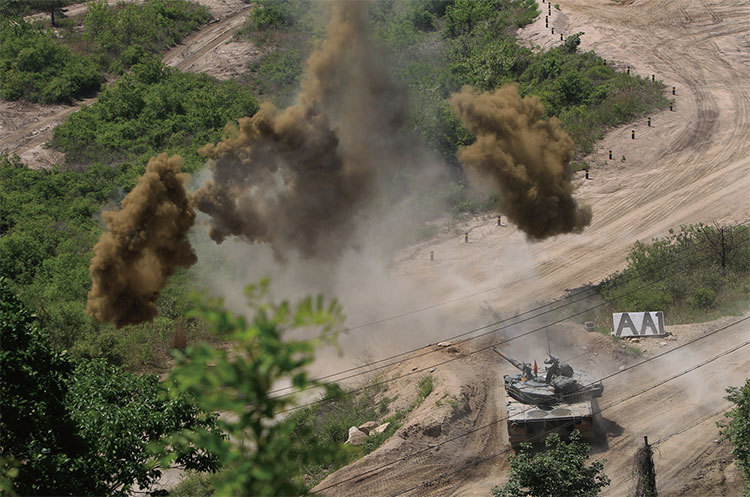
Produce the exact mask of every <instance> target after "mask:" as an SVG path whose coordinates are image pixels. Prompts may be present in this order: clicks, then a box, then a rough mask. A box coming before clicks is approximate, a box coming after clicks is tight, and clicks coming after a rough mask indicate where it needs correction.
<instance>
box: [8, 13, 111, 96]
mask: <svg viewBox="0 0 750 497" xmlns="http://www.w3.org/2000/svg"><path fill="white" fill-rule="evenodd" d="M103 80H104V79H103V77H102V76H101V75H100V74H99V72H98V71H97V70H96V66H95V64H94V62H93V59H91V58H90V57H86V56H81V55H77V54H73V53H72V52H71V51H70V49H68V48H67V47H65V46H63V45H62V44H60V43H59V42H58V41H56V40H55V35H54V33H53V32H52V31H47V30H43V29H41V28H39V27H38V26H35V25H33V24H31V23H29V22H26V21H24V20H23V19H19V20H9V19H2V20H0V97H2V98H3V99H5V100H17V99H19V98H26V99H27V100H31V101H33V102H41V103H62V102H71V101H72V100H73V99H74V98H78V97H81V96H83V95H85V94H87V93H90V92H93V91H97V90H98V89H99V86H100V85H101V83H102V82H103Z"/></svg>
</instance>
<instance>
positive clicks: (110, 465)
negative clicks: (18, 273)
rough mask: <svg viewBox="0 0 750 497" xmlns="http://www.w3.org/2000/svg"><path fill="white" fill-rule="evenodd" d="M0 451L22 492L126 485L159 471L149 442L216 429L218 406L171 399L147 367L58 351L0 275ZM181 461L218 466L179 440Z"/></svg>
mask: <svg viewBox="0 0 750 497" xmlns="http://www.w3.org/2000/svg"><path fill="white" fill-rule="evenodd" d="M0 341H2V344H3V349H2V352H0V375H2V378H1V380H2V381H0V402H2V405H1V406H0V413H2V415H1V416H0V458H2V459H3V460H12V461H15V462H17V463H18V467H17V468H16V470H17V474H16V476H15V478H14V480H13V482H12V485H13V490H14V491H15V492H17V493H19V494H21V495H105V494H106V495H120V496H125V495H129V493H130V492H129V491H130V488H131V487H132V486H133V485H134V484H135V483H137V484H138V485H139V486H140V487H142V488H144V489H148V488H149V487H150V486H151V485H153V484H154V483H155V482H156V481H157V480H158V479H159V477H160V476H161V470H160V469H159V467H158V466H154V465H149V464H147V461H149V460H150V459H151V456H150V454H149V453H148V452H147V451H146V447H147V445H148V444H149V443H151V442H156V441H158V440H159V439H161V438H162V437H163V436H165V435H168V434H171V433H174V432H176V431H181V430H184V431H185V432H187V433H192V432H193V430H196V429H200V430H207V431H208V432H210V433H215V432H214V425H215V420H216V418H215V416H214V415H205V414H203V413H201V412H200V411H199V410H198V409H197V407H196V406H195V404H194V403H192V402H191V401H190V400H189V399H188V398H187V397H185V396H184V395H181V396H176V397H173V398H172V399H168V398H167V396H166V395H165V393H166V388H165V387H164V386H163V385H162V384H161V383H160V382H159V380H158V378H157V377H156V376H153V375H147V376H138V375H133V374H131V373H128V372H125V371H123V370H121V369H120V368H117V367H115V366H111V365H108V364H106V363H105V362H103V361H101V360H99V361H74V360H72V359H71V358H70V357H69V356H68V355H67V354H66V353H65V352H58V351H55V350H54V349H53V347H52V345H51V343H50V342H49V339H48V338H47V333H46V332H45V331H44V330H42V329H40V328H39V326H38V325H37V323H36V321H35V319H34V316H33V315H32V314H31V313H30V312H29V311H28V310H27V309H26V308H25V307H24V306H23V304H22V303H21V302H20V300H19V299H18V298H17V297H16V296H15V295H14V294H13V293H12V292H11V290H10V287H9V285H8V284H7V282H6V281H5V279H4V278H2V277H0ZM184 449H185V450H184V452H183V454H182V457H181V458H180V459H179V460H178V463H179V464H181V465H183V466H185V467H188V468H191V469H194V470H200V471H206V470H213V469H215V468H216V465H215V459H214V457H213V455H211V454H210V452H207V451H206V452H200V451H196V450H195V449H194V447H193V446H192V444H188V445H187V446H185V448H184Z"/></svg>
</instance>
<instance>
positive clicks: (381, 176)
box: [194, 2, 406, 260]
mask: <svg viewBox="0 0 750 497" xmlns="http://www.w3.org/2000/svg"><path fill="white" fill-rule="evenodd" d="M367 9H368V3H366V2H337V3H335V4H334V5H333V6H332V17H331V21H330V23H329V25H328V36H327V38H326V39H325V40H324V41H323V42H322V43H321V44H320V45H319V46H318V47H317V48H316V49H315V50H314V51H313V53H312V54H311V55H310V57H309V59H308V61H307V66H306V71H305V76H304V79H303V82H302V90H301V93H300V95H299V96H298V102H297V103H296V104H295V105H292V106H291V107H288V108H286V109H284V110H280V109H278V108H276V107H275V106H274V105H273V104H271V103H264V104H263V105H262V106H261V107H260V110H259V111H258V112H257V113H256V114H255V115H254V116H253V117H251V118H243V119H240V120H239V126H238V128H237V129H235V130H234V131H233V132H230V133H229V135H228V136H227V137H225V139H224V140H223V141H222V142H220V143H218V144H216V145H208V146H206V147H204V149H202V150H201V153H203V154H204V155H206V156H207V157H208V158H209V159H210V166H211V169H212V170H213V177H212V178H211V179H210V180H209V181H208V182H207V183H206V184H205V185H204V186H202V187H201V188H200V189H199V190H198V191H197V192H196V194H195V198H194V200H195V205H196V207H197V208H198V209H199V210H201V211H202V212H205V213H206V214H208V215H209V216H210V217H211V228H210V237H211V239H212V240H214V241H215V242H217V243H222V242H223V241H224V240H225V239H226V238H227V237H229V236H238V237H242V238H244V239H245V240H246V241H248V242H251V243H255V242H265V243H268V244H270V245H271V247H272V248H273V250H274V254H275V255H276V257H277V258H278V259H280V260H284V259H286V258H287V257H288V255H289V251H290V250H296V251H298V252H299V253H300V254H302V255H303V256H304V257H307V258H311V257H315V258H317V259H335V258H336V257H338V256H339V255H340V254H341V252H342V250H343V249H344V248H346V247H348V246H351V244H352V235H353V233H354V231H355V230H356V225H357V218H358V216H360V215H362V213H363V208H364V207H365V206H366V205H367V203H368V202H369V201H371V200H373V199H374V198H375V196H376V192H377V191H378V189H379V185H380V184H382V183H383V182H385V181H387V180H388V178H389V175H392V174H393V171H394V170H395V166H396V165H397V164H398V161H399V157H400V156H401V155H403V154H405V152H400V150H405V149H406V147H405V146H402V145H403V144H402V143H401V142H400V140H399V139H398V138H397V130H398V129H399V128H400V127H401V125H402V123H403V121H404V118H405V112H406V105H405V98H404V92H403V91H401V90H400V88H398V87H397V86H396V85H395V84H394V83H393V82H392V81H391V79H390V77H389V70H388V68H387V67H385V66H384V65H383V62H382V61H383V60H384V57H382V56H380V54H379V51H378V49H377V47H376V46H375V45H374V43H373V42H372V41H371V39H370V38H369V36H368V25H367Z"/></svg>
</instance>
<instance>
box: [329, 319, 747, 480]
mask: <svg viewBox="0 0 750 497" xmlns="http://www.w3.org/2000/svg"><path fill="white" fill-rule="evenodd" d="M748 319H750V316H746V317H744V318H741V319H739V320H737V321H735V322H733V323H730V324H728V325H725V326H722V327H720V328H717V329H716V330H714V331H711V332H709V333H706V334H704V335H701V336H699V337H696V338H694V339H692V340H689V341H687V342H685V343H684V344H681V345H678V346H677V347H673V348H671V349H669V350H667V351H664V352H662V353H660V354H657V355H655V356H653V357H649V358H648V359H644V360H643V361H641V362H638V363H636V364H633V365H631V366H628V367H625V368H623V369H621V370H618V371H615V372H614V373H611V374H609V375H606V376H604V377H602V378H600V379H598V380H595V381H592V382H591V383H589V384H587V385H585V386H590V385H593V384H595V383H598V382H603V381H606V380H608V379H610V378H612V377H614V376H617V375H619V374H623V373H625V372H627V371H630V370H631V369H634V368H637V367H639V366H641V365H643V364H646V363H648V362H651V361H654V360H656V359H659V358H660V357H664V356H665V355H668V354H671V353H673V352H675V351H677V350H680V349H682V348H684V347H687V346H688V345H691V344H693V343H695V342H698V341H700V340H704V339H706V338H708V337H710V336H713V335H715V334H716V333H719V332H721V331H724V330H726V329H728V328H730V327H732V326H735V325H737V324H739V323H742V322H744V321H747V320H748ZM748 344H750V341H747V342H745V343H743V344H742V345H740V346H738V347H735V348H733V349H730V350H729V351H728V352H725V353H724V354H721V355H719V356H716V357H714V358H713V359H710V360H708V361H704V362H703V363H701V364H699V365H697V366H695V367H693V368H692V369H697V368H698V367H702V366H704V365H705V364H708V363H709V362H712V361H713V360H716V359H717V358H718V357H721V356H722V355H726V354H727V353H731V352H734V351H735V350H737V349H739V348H741V347H744V346H746V345H748ZM692 369H690V370H687V371H686V372H683V373H680V374H678V375H677V376H673V377H671V378H670V379H668V380H665V381H664V382H661V383H658V384H656V385H655V386H653V387H649V388H647V389H645V390H643V391H641V392H639V393H637V394H635V395H633V396H630V397H626V398H624V399H621V400H619V401H617V402H615V403H612V404H610V405H608V406H607V407H605V408H603V409H600V410H599V411H598V412H597V413H599V412H602V411H603V410H605V409H609V408H610V407H612V406H614V405H617V404H620V403H622V402H624V401H625V400H628V398H632V397H635V396H637V395H641V394H643V393H645V392H647V391H649V390H652V389H653V388H656V387H657V386H659V385H661V384H663V383H666V381H669V380H671V379H674V378H676V377H678V376H681V375H682V374H687V372H689V371H691V370H692ZM574 394H575V393H574ZM574 394H571V395H574ZM531 409H534V407H530V408H529V409H526V410H531ZM526 410H524V411H521V412H525V411H526ZM597 413H594V414H597ZM507 419H508V416H505V417H502V418H500V419H498V420H496V421H493V422H491V423H488V424H486V425H483V426H480V427H477V428H472V429H471V430H468V431H466V432H464V433H462V434H460V435H456V436H454V437H451V438H449V439H447V440H444V441H442V442H440V443H437V444H434V445H430V446H428V447H426V448H424V449H420V450H418V451H416V452H413V453H411V454H408V455H406V456H402V457H399V458H397V459H395V460H393V461H391V462H389V463H386V464H383V465H381V466H378V467H376V468H373V469H371V470H368V471H365V472H363V473H360V474H357V475H355V476H352V477H349V478H347V479H344V480H341V481H339V482H337V483H334V484H331V485H328V486H326V487H323V488H320V489H318V492H322V491H323V490H327V489H329V488H333V487H336V486H338V485H341V484H343V483H346V482H348V481H351V480H354V479H356V478H360V477H362V476H365V475H368V474H370V473H374V472H377V471H380V470H381V469H384V468H387V467H389V466H392V465H394V464H396V463H398V462H401V461H404V460H406V459H409V458H411V457H414V456H416V455H419V454H422V453H424V452H427V451H429V450H432V449H434V448H436V447H440V446H442V445H445V444H447V443H450V442H453V441H455V440H458V439H460V438H463V437H466V436H468V435H471V434H472V433H476V432H477V431H480V430H484V429H487V428H490V427H492V426H495V425H496V424H498V423H500V422H502V421H506V420H507ZM504 452H507V451H504ZM499 454H500V453H498V454H495V456H497V455H499Z"/></svg>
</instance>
